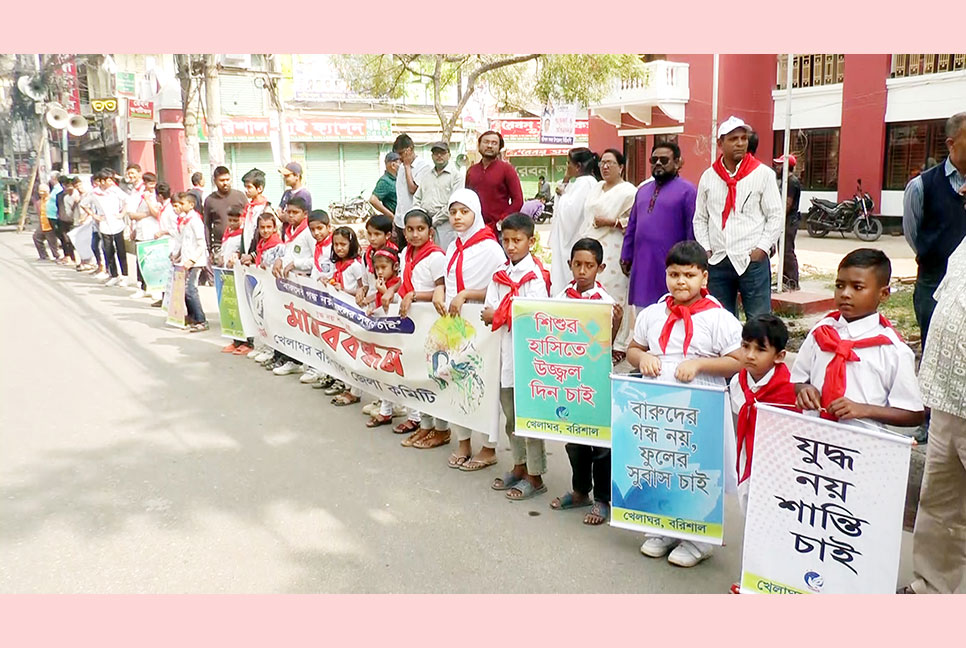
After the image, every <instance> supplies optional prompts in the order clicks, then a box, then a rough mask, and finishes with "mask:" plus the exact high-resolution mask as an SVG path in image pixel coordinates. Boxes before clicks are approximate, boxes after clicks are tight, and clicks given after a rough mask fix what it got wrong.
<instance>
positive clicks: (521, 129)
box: [490, 117, 590, 143]
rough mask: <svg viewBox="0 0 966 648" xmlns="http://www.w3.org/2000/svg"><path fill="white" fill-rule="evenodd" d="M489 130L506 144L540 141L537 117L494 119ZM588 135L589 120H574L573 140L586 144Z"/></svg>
mask: <svg viewBox="0 0 966 648" xmlns="http://www.w3.org/2000/svg"><path fill="white" fill-rule="evenodd" d="M490 128H491V129H493V130H495V131H498V132H499V133H500V134H501V135H503V139H504V141H506V142H507V143H509V142H539V141H540V119H538V118H537V117H533V118H529V117H528V118H520V119H494V120H491V121H490ZM589 133H590V120H587V119H577V120H575V122H574V138H575V139H576V140H578V141H585V142H586V141H587V137H588V134H589Z"/></svg>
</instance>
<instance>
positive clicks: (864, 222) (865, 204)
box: [805, 179, 882, 241]
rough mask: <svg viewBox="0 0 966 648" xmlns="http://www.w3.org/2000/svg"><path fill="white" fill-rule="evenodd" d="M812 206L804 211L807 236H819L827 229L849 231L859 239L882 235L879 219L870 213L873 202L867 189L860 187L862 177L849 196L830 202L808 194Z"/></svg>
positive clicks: (842, 232)
mask: <svg viewBox="0 0 966 648" xmlns="http://www.w3.org/2000/svg"><path fill="white" fill-rule="evenodd" d="M811 202H812V207H811V208H810V209H809V210H808V213H807V214H806V215H805V227H806V229H807V230H808V234H809V236H812V237H814V238H822V237H824V236H826V235H827V234H828V233H829V232H839V233H841V234H842V238H845V232H852V233H853V234H855V236H856V237H857V238H858V239H859V240H862V241H875V240H877V239H878V238H879V237H880V236H882V221H881V220H879V219H878V218H876V217H874V216H873V215H872V209H873V208H874V207H875V203H874V202H873V200H872V196H870V195H869V194H868V192H865V191H862V180H861V179H860V180H859V181H858V187H857V190H856V193H855V195H854V196H853V197H852V199H851V200H843V201H842V202H840V203H834V202H832V201H831V200H823V199H821V198H812V201H811Z"/></svg>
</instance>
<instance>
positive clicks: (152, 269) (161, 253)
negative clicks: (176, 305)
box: [137, 236, 171, 292]
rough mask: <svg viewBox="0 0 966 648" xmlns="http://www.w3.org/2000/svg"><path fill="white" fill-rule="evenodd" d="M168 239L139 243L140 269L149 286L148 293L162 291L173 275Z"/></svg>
mask: <svg viewBox="0 0 966 648" xmlns="http://www.w3.org/2000/svg"><path fill="white" fill-rule="evenodd" d="M169 243H170V241H169V240H168V237H167V236H165V237H162V238H159V239H154V240H153V241H138V243H137V252H138V267H139V268H140V269H141V276H142V277H144V283H145V284H146V285H147V288H146V290H147V292H153V291H155V290H162V289H163V288H164V287H165V286H166V285H167V283H168V276H169V275H170V274H171V258H170V253H169Z"/></svg>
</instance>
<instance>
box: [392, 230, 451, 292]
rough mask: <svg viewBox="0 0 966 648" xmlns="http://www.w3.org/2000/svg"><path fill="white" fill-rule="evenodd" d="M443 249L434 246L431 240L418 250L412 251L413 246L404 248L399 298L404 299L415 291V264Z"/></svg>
mask: <svg viewBox="0 0 966 648" xmlns="http://www.w3.org/2000/svg"><path fill="white" fill-rule="evenodd" d="M442 251H443V249H442V248H441V247H439V246H438V245H436V243H434V242H433V240H432V239H430V240H429V241H428V242H427V243H425V244H423V246H422V247H421V248H419V249H418V250H415V251H414V250H413V246H411V245H407V246H406V267H405V268H403V278H402V286H400V287H399V296H400V297H405V296H406V295H408V294H409V293H411V292H413V290H415V289H414V288H413V270H415V269H416V264H418V263H419V262H420V261H422V260H423V259H425V258H426V257H428V256H429V255H430V254H432V253H433V252H442Z"/></svg>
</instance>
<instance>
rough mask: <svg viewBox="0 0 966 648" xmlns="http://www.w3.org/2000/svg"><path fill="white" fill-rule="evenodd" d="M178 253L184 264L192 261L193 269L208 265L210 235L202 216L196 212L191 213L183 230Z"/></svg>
mask: <svg viewBox="0 0 966 648" xmlns="http://www.w3.org/2000/svg"><path fill="white" fill-rule="evenodd" d="M178 252H179V254H180V257H181V258H180V263H182V264H183V263H185V262H188V261H190V262H191V265H192V266H193V267H197V266H204V265H207V263H208V235H207V232H206V231H205V223H204V221H203V220H202V219H201V214H199V213H198V212H196V211H192V212H191V216H190V218H188V222H186V223H185V224H184V225H183V226H182V228H181V241H180V248H179V250H178Z"/></svg>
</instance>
